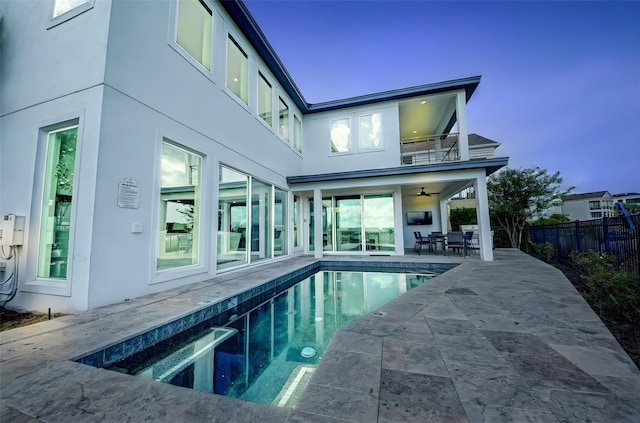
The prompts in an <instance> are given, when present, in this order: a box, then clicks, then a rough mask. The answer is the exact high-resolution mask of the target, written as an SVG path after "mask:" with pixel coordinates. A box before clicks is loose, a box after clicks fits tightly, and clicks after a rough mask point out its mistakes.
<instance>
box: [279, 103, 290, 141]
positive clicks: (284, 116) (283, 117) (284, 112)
mask: <svg viewBox="0 0 640 423" xmlns="http://www.w3.org/2000/svg"><path fill="white" fill-rule="evenodd" d="M278 104H279V113H278V116H279V117H280V121H279V123H278V125H279V127H280V129H279V132H278V133H279V134H280V136H281V137H282V138H284V139H285V140H287V141H289V106H287V104H286V103H285V102H284V101H282V99H281V98H279V101H278Z"/></svg>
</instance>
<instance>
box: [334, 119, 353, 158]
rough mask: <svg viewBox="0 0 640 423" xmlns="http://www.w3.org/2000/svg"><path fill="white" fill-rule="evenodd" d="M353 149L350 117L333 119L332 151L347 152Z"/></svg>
mask: <svg viewBox="0 0 640 423" xmlns="http://www.w3.org/2000/svg"><path fill="white" fill-rule="evenodd" d="M350 150H351V122H350V120H349V119H348V118H345V119H336V120H332V121H331V152H332V153H346V152H348V151H350Z"/></svg>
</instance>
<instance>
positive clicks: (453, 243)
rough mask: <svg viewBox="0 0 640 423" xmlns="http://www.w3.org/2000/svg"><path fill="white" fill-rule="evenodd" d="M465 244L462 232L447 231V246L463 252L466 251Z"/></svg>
mask: <svg viewBox="0 0 640 423" xmlns="http://www.w3.org/2000/svg"><path fill="white" fill-rule="evenodd" d="M465 245H466V244H465V239H464V236H463V235H462V232H449V233H448V234H447V248H450V249H452V250H453V251H454V252H456V251H460V252H462V253H463V254H464V253H466V248H465Z"/></svg>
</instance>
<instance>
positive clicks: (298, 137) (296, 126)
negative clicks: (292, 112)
mask: <svg viewBox="0 0 640 423" xmlns="http://www.w3.org/2000/svg"><path fill="white" fill-rule="evenodd" d="M293 147H294V148H295V149H296V150H298V151H299V152H300V153H302V122H300V119H298V116H293Z"/></svg>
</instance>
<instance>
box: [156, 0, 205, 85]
mask: <svg viewBox="0 0 640 423" xmlns="http://www.w3.org/2000/svg"><path fill="white" fill-rule="evenodd" d="M198 1H199V2H200V3H201V4H202V5H203V7H205V8H206V9H207V10H208V11H209V12H210V13H211V40H210V45H211V50H210V52H209V55H210V62H211V63H210V69H207V67H206V66H204V65H203V64H202V63H200V62H199V61H198V60H197V59H196V58H195V57H193V56H192V55H191V53H189V52H188V51H187V50H186V49H185V48H184V47H183V46H182V45H181V44H180V43H179V42H178V8H179V7H180V0H171V8H170V16H169V20H170V25H169V32H168V36H167V44H169V46H170V47H171V48H172V49H173V50H175V52H176V53H178V54H179V55H180V56H182V58H183V59H184V60H186V61H187V62H188V63H189V64H190V65H191V66H193V67H194V68H196V69H197V70H198V71H199V72H200V73H202V74H203V75H205V76H206V77H207V78H208V79H209V80H211V82H213V83H214V84H215V77H214V72H215V61H214V57H215V55H214V44H215V28H216V19H217V18H216V13H215V8H213V7H212V6H210V5H209V3H208V1H206V0H198Z"/></svg>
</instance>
